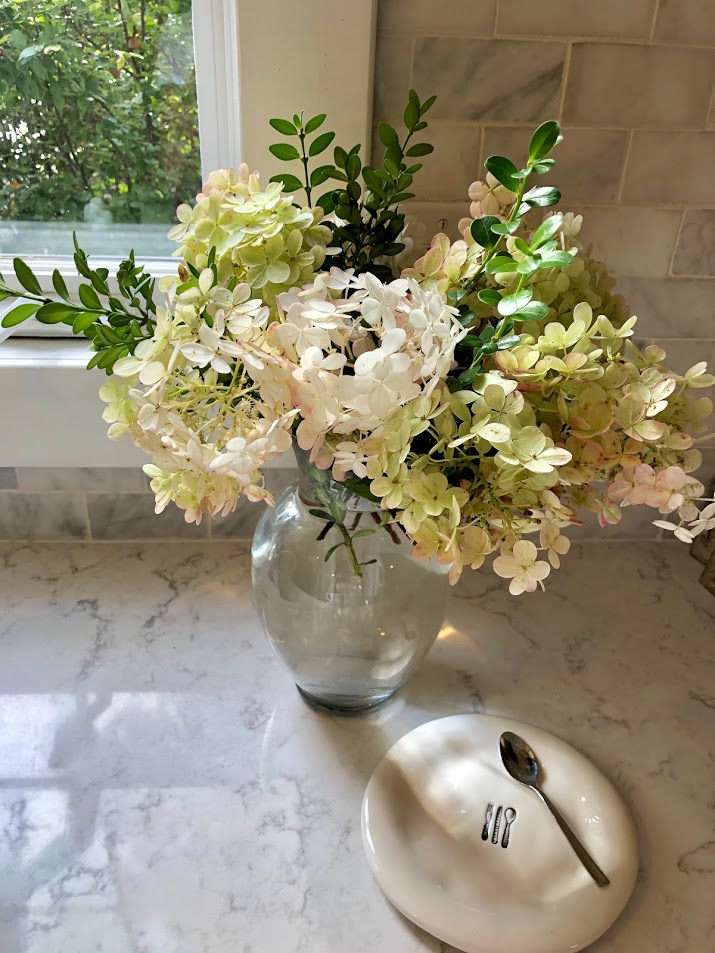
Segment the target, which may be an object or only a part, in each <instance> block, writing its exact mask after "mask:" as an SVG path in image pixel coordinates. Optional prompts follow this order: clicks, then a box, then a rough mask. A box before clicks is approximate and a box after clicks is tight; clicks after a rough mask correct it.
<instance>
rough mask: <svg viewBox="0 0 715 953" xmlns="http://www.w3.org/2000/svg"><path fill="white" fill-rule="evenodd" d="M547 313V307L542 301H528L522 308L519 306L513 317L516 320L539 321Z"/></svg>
mask: <svg viewBox="0 0 715 953" xmlns="http://www.w3.org/2000/svg"><path fill="white" fill-rule="evenodd" d="M548 313H549V309H548V307H547V306H546V305H545V304H544V302H543V301H530V302H529V303H528V304H527V305H524V307H523V308H519V311H518V312H517V313H515V315H514V317H515V318H516V320H517V321H541V319H542V318H545V317H546V315H547V314H548Z"/></svg>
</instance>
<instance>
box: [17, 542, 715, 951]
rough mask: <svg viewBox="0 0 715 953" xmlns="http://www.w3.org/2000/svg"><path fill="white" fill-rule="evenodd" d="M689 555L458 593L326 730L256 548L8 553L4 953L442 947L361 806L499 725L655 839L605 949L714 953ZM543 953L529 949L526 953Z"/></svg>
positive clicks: (696, 612) (659, 551)
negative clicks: (279, 620)
mask: <svg viewBox="0 0 715 953" xmlns="http://www.w3.org/2000/svg"><path fill="white" fill-rule="evenodd" d="M698 571H699V566H698V565H697V564H696V563H695V562H694V561H693V560H691V559H690V558H689V556H688V553H687V549H686V548H685V547H681V546H678V545H661V546H658V547H656V546H648V545H644V544H640V545H623V544H621V545H618V546H609V545H602V546H595V545H593V546H586V547H578V548H576V549H575V550H574V552H573V553H571V554H570V555H569V556H568V557H567V558H566V559H564V566H563V569H562V571H561V572H560V573H558V574H555V575H554V577H553V578H552V580H550V583H551V584H550V587H549V590H548V591H547V593H546V594H545V595H541V594H539V595H536V596H534V597H533V598H522V599H514V598H513V597H510V596H509V595H508V593H507V592H506V591H505V588H504V586H503V582H502V581H501V580H499V579H497V578H496V577H495V576H493V575H492V574H490V573H474V574H468V575H466V576H465V577H464V580H463V582H462V583H461V584H460V586H459V587H458V589H457V590H456V591H455V593H454V597H453V599H452V601H451V604H450V608H449V611H448V618H447V620H446V623H445V626H444V628H443V630H442V633H441V637H440V639H439V640H438V642H437V644H436V645H435V647H434V649H433V650H432V652H431V653H430V655H429V656H428V658H427V660H426V661H425V663H424V664H423V666H422V668H421V669H420V671H419V672H418V673H417V674H416V676H415V677H414V678H413V679H412V681H411V682H410V683H409V684H408V686H406V688H405V689H404V690H403V691H402V692H401V694H400V695H399V696H398V698H397V699H396V700H395V701H394V702H393V703H392V704H391V705H390V706H389V707H387V708H386V709H384V710H383V711H382V712H379V713H377V714H374V715H372V716H369V717H366V718H362V719H340V718H332V717H328V716H324V715H320V714H317V713H315V712H313V711H311V710H310V709H308V708H306V707H305V705H304V704H303V703H302V702H301V700H300V699H299V697H298V695H297V693H296V692H295V691H294V690H293V688H292V686H291V684H290V681H289V679H288V676H287V675H286V674H285V672H284V671H283V670H282V669H281V667H280V665H279V664H278V662H277V661H276V660H275V659H274V657H273V656H272V654H271V651H270V649H269V647H268V644H267V642H266V641H265V639H264V638H263V636H262V634H261V632H260V629H259V626H258V623H257V620H256V616H255V612H254V609H253V606H252V600H251V587H250V564H249V559H248V555H247V550H246V548H245V546H242V545H236V544H226V545H224V546H218V547H216V546H213V547H212V546H210V545H206V544H200V543H198V544H197V543H154V544H150V543H145V544H141V545H135V544H116V545H113V546H111V547H108V546H94V545H91V544H90V545H86V544H76V545H72V546H67V545H59V544H48V545H39V544H34V545H19V544H15V545H9V544H4V545H3V546H1V547H0V574H1V577H2V592H3V603H2V613H1V614H0V658H1V659H2V664H1V665H0V725H1V726H2V730H0V950H2V953H334V951H336V950H340V951H341V953H364V951H365V950H369V949H375V950H380V951H385V953H451V951H450V950H448V949H447V948H446V947H444V945H441V944H440V943H438V942H437V941H435V940H433V939H432V938H430V937H428V936H427V935H425V934H424V933H422V932H420V931H419V930H417V929H416V928H414V927H412V926H411V925H410V924H408V923H407V922H406V921H405V920H404V919H403V918H402V917H401V916H400V915H399V914H397V913H396V912H395V910H393V909H392V908H391V907H390V905H389V904H388V903H387V901H386V900H385V899H384V898H383V897H382V895H381V893H380V891H379V889H378V888H377V886H376V884H375V883H374V882H373V879H372V877H371V874H370V872H369V870H368V867H367V863H366V861H365V859H364V857H363V853H362V847H361V841H360V832H359V807H360V801H361V798H362V793H363V790H364V787H365V784H366V782H367V780H368V778H369V777H370V774H371V773H372V771H373V769H374V768H375V766H376V764H377V763H378V761H379V760H380V758H381V757H382V756H383V755H384V753H385V752H386V751H387V749H388V748H389V747H390V745H391V744H392V743H393V742H394V741H395V740H396V739H397V738H399V737H401V736H402V735H403V734H404V733H405V732H407V731H409V730H410V729H411V728H413V727H415V726H417V725H418V724H421V723H423V722H425V721H427V720H429V719H431V718H435V717H439V716H441V715H446V714H452V713H455V712H460V711H490V712H493V713H502V714H505V715H509V716H513V717H515V718H520V719H523V720H525V721H533V722H534V723H536V724H539V725H541V726H543V727H544V728H547V729H549V730H551V731H554V732H555V733H556V734H559V735H561V736H562V737H564V738H565V739H567V740H568V741H570V742H571V743H573V744H574V745H576V746H577V747H578V748H580V749H581V750H582V751H583V752H584V753H585V754H587V755H588V756H589V757H590V758H592V759H593V761H594V762H595V763H596V764H597V765H598V766H599V767H600V768H601V769H602V770H603V771H604V772H605V773H606V774H607V776H608V777H610V778H611V779H612V780H613V781H614V783H615V784H616V785H617V787H618V788H619V790H620V791H621V792H622V793H623V796H624V797H625V799H626V801H627V803H628V804H629V806H630V808H631V810H632V812H633V815H634V818H635V821H636V825H637V828H638V834H639V840H640V849H641V866H642V871H641V875H640V878H639V882H638V884H637V887H636V891H635V894H634V896H633V898H632V900H631V902H630V904H629V906H628V907H627V909H626V911H625V913H624V914H623V916H622V917H621V918H620V919H619V921H618V922H617V923H616V925H615V926H614V927H613V928H612V929H611V930H610V931H609V932H608V933H607V934H606V935H605V936H604V937H603V938H602V939H601V940H600V941H598V942H597V943H596V944H595V945H594V946H593V947H592V950H593V953H665V951H666V950H667V951H672V953H675V951H677V953H705V951H706V950H708V949H709V948H710V945H711V941H712V917H711V909H712V903H711V901H712V884H713V877H714V876H715V845H714V844H713V840H712V828H713V816H712V814H713V796H712V792H713V789H714V788H715V778H714V777H713V773H714V771H713V758H712V756H709V755H708V751H709V750H710V748H711V742H712V729H713V719H714V718H715V696H714V695H713V682H714V680H715V679H714V676H715V662H714V659H713V648H712V635H713V630H714V629H715V600H713V598H712V596H710V595H709V594H708V593H707V592H706V591H705V590H704V589H702V588H701V587H699V586H698V585H697V583H696V579H697V574H698ZM525 953H526V951H525Z"/></svg>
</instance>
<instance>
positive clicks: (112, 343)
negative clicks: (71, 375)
mask: <svg viewBox="0 0 715 953" xmlns="http://www.w3.org/2000/svg"><path fill="white" fill-rule="evenodd" d="M73 240H74V249H75V250H74V263H75V268H76V269H77V271H78V272H79V274H80V276H81V277H82V278H85V279H87V280H86V281H85V282H81V283H80V285H79V288H78V299H79V300H78V301H76V300H73V299H72V297H71V295H70V293H69V291H68V289H67V285H66V283H65V280H64V278H63V277H62V275H61V274H60V272H59V271H58V270H57V269H55V270H54V272H53V273H52V287H53V288H54V290H55V294H56V297H50V296H49V295H47V294H45V293H44V292H43V290H42V286H41V285H40V282H39V280H38V278H37V276H36V275H35V273H34V272H33V270H32V268H30V266H29V265H28V264H27V263H26V262H24V261H22V259H21V258H15V259H14V260H13V269H14V271H15V277H16V278H17V281H18V282H19V284H20V287H19V288H17V287H15V288H12V287H10V285H9V284H8V283H7V281H6V280H5V278H3V276H2V275H0V301H2V300H4V299H5V298H19V299H24V300H25V302H26V303H25V304H19V305H16V307H14V308H12V309H11V310H10V311H8V313H7V314H6V315H5V316H4V317H3V319H2V327H4V328H12V327H15V326H16V325H18V324H22V322H23V321H27V320H28V319H29V318H32V317H34V318H36V319H37V320H38V321H40V322H41V323H42V324H67V325H69V326H70V327H71V328H72V333H73V334H83V335H84V336H85V337H87V338H89V339H90V340H91V342H92V345H93V347H94V350H95V351H96V353H95V354H94V355H93V356H92V357H91V358H90V360H89V363H88V364H87V368H88V369H89V368H92V367H99V368H101V369H103V370H105V371H106V373H107V374H111V373H112V368H113V367H114V365H115V364H116V362H117V361H118V360H119V359H120V358H122V357H126V356H127V355H128V354H133V353H134V351H135V350H136V347H137V345H138V344H139V342H140V341H144V340H147V339H149V338H151V337H152V335H153V333H154V328H155V325H156V320H155V319H156V305H155V304H154V284H155V282H154V279H153V278H152V277H151V275H149V274H147V272H146V271H145V270H144V268H143V266H141V265H137V263H136V261H135V258H134V252H130V254H129V255H128V257H127V258H126V259H125V260H124V261H122V262H121V264H120V265H119V268H118V269H117V274H116V282H117V288H118V293H117V294H114V293H113V292H112V290H111V289H110V287H109V271H108V269H106V268H96V269H94V268H91V267H90V265H89V259H88V257H87V255H86V253H85V252H84V251H83V250H82V249H81V248H80V247H79V244H78V242H77V236H76V234H75V235H73Z"/></svg>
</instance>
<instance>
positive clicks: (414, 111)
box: [403, 99, 420, 132]
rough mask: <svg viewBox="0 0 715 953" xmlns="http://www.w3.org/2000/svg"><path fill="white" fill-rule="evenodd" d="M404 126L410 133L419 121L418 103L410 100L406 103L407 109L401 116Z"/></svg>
mask: <svg viewBox="0 0 715 953" xmlns="http://www.w3.org/2000/svg"><path fill="white" fill-rule="evenodd" d="M403 119H404V122H405V126H406V127H407V129H408V130H409V131H410V132H413V131H414V128H415V126H416V125H417V123H418V122H419V121H420V104H419V101H415V100H414V99H410V100H409V102H408V103H407V108H406V109H405V113H404V116H403Z"/></svg>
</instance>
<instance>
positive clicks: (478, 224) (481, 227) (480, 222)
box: [469, 215, 499, 250]
mask: <svg viewBox="0 0 715 953" xmlns="http://www.w3.org/2000/svg"><path fill="white" fill-rule="evenodd" d="M498 224H499V219H498V218H497V217H496V215H485V216H484V217H483V218H476V219H475V220H474V221H473V222H472V224H471V225H470V226H469V231H470V232H471V233H472V238H473V239H474V241H475V242H476V243H477V244H478V245H481V246H482V248H486V249H487V250H491V249H492V248H494V246H495V245H496V243H497V242H498V241H499V236H498V235H495V234H494V233H493V232H492V225H498Z"/></svg>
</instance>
